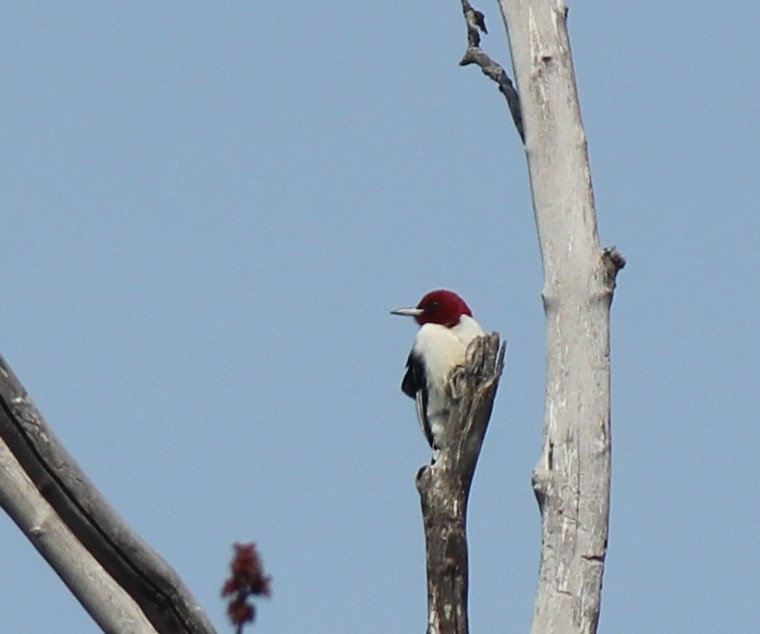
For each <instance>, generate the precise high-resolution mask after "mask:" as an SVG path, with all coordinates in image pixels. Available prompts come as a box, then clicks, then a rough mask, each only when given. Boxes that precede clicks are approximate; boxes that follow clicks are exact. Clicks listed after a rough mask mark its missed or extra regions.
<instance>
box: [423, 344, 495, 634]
mask: <svg viewBox="0 0 760 634" xmlns="http://www.w3.org/2000/svg"><path fill="white" fill-rule="evenodd" d="M504 350H505V346H501V347H499V335H498V334H496V333H492V334H491V335H489V336H486V337H479V338H478V339H475V340H474V341H473V342H471V343H470V345H469V347H468V349H467V360H466V362H465V365H463V366H461V367H459V368H456V369H455V370H454V372H452V376H451V377H450V379H449V385H448V387H449V389H450V392H451V396H452V401H453V402H454V403H455V405H454V407H452V410H451V414H450V416H449V422H448V425H447V426H446V429H445V431H444V433H443V435H442V436H441V437H440V438H438V439H437V440H438V445H439V448H438V449H437V450H435V451H434V453H433V461H432V463H431V464H430V465H429V466H425V467H422V468H421V469H420V470H419V472H418V473H417V489H418V491H419V493H420V501H421V503H422V518H423V523H424V526H425V545H426V549H425V550H426V558H427V588H428V627H427V634H467V632H468V625H467V583H468V577H467V533H466V524H467V500H468V497H469V494H470V486H471V485H472V478H473V475H474V474H475V466H476V465H477V462H478V456H479V455H480V448H481V446H482V444H483V438H484V437H485V433H486V429H487V427H488V421H489V420H490V418H491V409H492V407H493V400H494V398H495V396H496V389H497V387H498V385H499V377H500V376H501V372H502V370H503V368H504Z"/></svg>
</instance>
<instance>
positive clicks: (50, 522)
mask: <svg viewBox="0 0 760 634" xmlns="http://www.w3.org/2000/svg"><path fill="white" fill-rule="evenodd" d="M0 505H2V507H3V508H4V509H5V511H6V512H7V513H8V514H9V515H10V516H11V518H12V519H13V520H14V521H15V522H16V524H17V525H18V526H19V528H21V530H22V531H23V532H24V534H25V535H26V536H27V537H28V538H29V540H30V541H31V542H32V544H33V545H34V546H35V548H37V550H38V551H39V552H40V554H41V555H42V556H43V557H44V558H45V559H46V560H47V562H48V563H49V564H50V565H51V566H52V567H53V569H54V570H55V571H56V572H57V573H58V574H59V576H60V577H61V579H63V581H64V583H66V585H67V586H68V587H69V589H70V590H71V591H72V593H73V594H74V595H75V596H76V597H77V599H78V600H79V601H80V602H81V603H82V605H83V606H84V607H85V609H86V610H87V611H88V612H89V614H90V615H91V616H92V617H93V619H95V621H96V622H97V623H98V625H99V626H100V627H101V628H102V629H103V630H104V631H105V632H114V633H120V634H123V633H124V632H151V631H156V632H161V633H167V634H168V633H172V634H173V633H175V632H181V633H188V634H211V633H213V632H214V629H213V627H212V626H211V624H210V622H209V621H208V619H207V617H206V615H205V613H204V612H203V609H202V608H201V607H200V606H199V605H198V603H197V602H196V601H195V599H194V598H193V597H192V595H191V594H190V592H189V591H188V590H187V588H185V586H184V584H183V583H182V581H181V580H180V579H179V577H178V576H177V574H176V573H175V572H174V571H173V570H172V569H171V568H170V567H169V565H168V564H167V563H166V562H165V561H164V560H163V559H161V557H159V556H158V555H157V554H156V553H155V552H153V551H152V550H151V549H150V548H149V547H148V546H147V545H146V544H145V543H144V542H143V541H142V540H141V539H140V538H139V537H138V536H137V535H136V534H135V533H134V532H133V531H132V530H131V529H130V528H129V526H127V525H126V523H125V522H124V521H123V520H122V519H121V518H120V517H119V516H118V515H117V514H116V512H115V511H113V509H111V507H110V506H109V505H108V503H107V502H106V501H105V499H103V497H102V496H101V495H100V494H99V493H98V491H97V490H96V489H95V487H94V486H93V485H92V484H91V483H90V482H89V480H88V479H87V477H86V476H85V475H84V473H82V471H81V470H80V468H79V466H78V465H77V464H76V463H75V462H74V459H73V458H72V457H71V456H70V455H69V454H68V453H67V452H66V450H65V449H64V448H63V446H62V445H61V444H60V443H59V441H58V439H57V438H56V437H55V435H54V434H53V432H52V430H51V429H50V428H49V427H48V426H47V424H46V423H45V421H44V420H43V418H42V416H41V414H40V413H39V412H38V411H37V409H36V408H35V406H34V404H33V403H32V401H31V400H30V399H29V397H28V396H27V393H26V391H25V390H24V388H23V386H22V385H21V383H20V382H19V381H18V379H17V378H16V377H15V376H14V374H13V372H12V371H11V370H10V368H9V367H8V365H7V364H6V363H5V360H4V359H3V358H2V357H0Z"/></svg>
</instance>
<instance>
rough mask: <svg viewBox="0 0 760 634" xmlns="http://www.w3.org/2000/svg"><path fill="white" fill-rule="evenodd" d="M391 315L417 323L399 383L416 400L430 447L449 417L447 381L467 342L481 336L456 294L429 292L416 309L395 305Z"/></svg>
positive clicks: (479, 329)
mask: <svg viewBox="0 0 760 634" xmlns="http://www.w3.org/2000/svg"><path fill="white" fill-rule="evenodd" d="M391 314H393V315H409V316H410V317H414V320H415V321H416V322H417V323H418V324H419V325H420V329H419V331H417V336H416V337H415V338H414V346H412V351H411V353H410V354H409V359H408V360H407V362H406V374H405V375H404V380H403V381H402V383H401V390H402V391H403V392H404V394H406V395H408V396H411V397H412V398H413V399H415V400H416V401H417V417H418V418H419V420H420V425H422V430H423V431H424V432H425V437H426V438H427V441H428V443H430V446H431V447H432V448H433V449H437V448H438V443H437V442H436V439H437V438H438V437H439V436H440V434H441V431H442V430H443V428H444V427H445V425H446V423H447V421H448V419H449V410H450V397H449V395H448V394H447V393H446V382H447V381H448V379H449V375H450V374H451V371H452V370H453V369H454V368H455V367H456V366H458V365H461V364H462V363H464V360H465V354H466V352H467V345H468V344H469V343H470V342H471V341H472V340H473V339H475V337H479V336H481V335H484V334H485V333H484V332H483V329H482V328H481V327H480V324H479V323H478V322H477V321H475V320H474V319H473V318H472V311H471V310H470V308H469V306H467V304H466V303H465V301H464V300H463V299H462V298H461V297H459V295H457V294H456V293H453V292H452V291H446V290H437V291H430V292H429V293H428V294H427V295H425V297H423V298H422V299H421V300H420V303H419V304H417V307H416V308H398V309H396V310H392V311H391Z"/></svg>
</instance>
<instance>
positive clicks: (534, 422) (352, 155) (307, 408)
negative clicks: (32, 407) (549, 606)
mask: <svg viewBox="0 0 760 634" xmlns="http://www.w3.org/2000/svg"><path fill="white" fill-rule="evenodd" d="M476 6H477V7H478V8H480V9H481V10H483V11H484V12H485V13H486V19H487V21H488V26H489V29H490V31H491V35H489V36H487V37H486V38H485V40H484V46H485V47H486V48H487V50H488V51H489V52H490V53H491V54H492V55H493V56H494V57H496V58H498V59H499V60H501V61H502V62H504V63H505V64H508V57H507V49H506V38H505V35H504V34H503V28H502V25H501V19H500V17H499V15H498V12H497V8H496V4H495V3H490V4H476ZM759 28H760V8H759V7H758V4H757V3H755V2H749V1H746V0H739V1H737V2H732V3H725V4H721V5H716V4H715V3H708V2H704V1H702V0H696V1H692V2H683V1H681V2H664V3H663V2H654V1H652V0H644V2H640V3H636V4H635V5H632V4H631V3H629V2H622V1H620V0H613V1H612V2H603V3H602V2H595V3H592V2H588V1H578V2H573V3H571V4H570V29H571V38H572V43H573V50H574V57H575V64H576V71H577V75H578V84H579V90H580V95H581V103H582V110H583V115H584V121H585V124H586V129H587V134H588V140H589V148H590V156H591V164H592V172H593V178H594V185H595V193H596V200H597V211H598V215H599V225H600V233H601V236H602V240H603V244H604V245H612V244H614V245H616V246H617V247H618V248H619V249H620V250H621V252H622V253H623V254H624V255H626V256H627V258H628V266H627V267H626V268H625V270H624V271H623V272H622V273H621V274H620V276H619V279H618V281H619V286H618V291H617V294H616V297H615V303H614V306H613V346H612V352H613V359H612V360H613V383H614V399H613V401H614V409H613V442H614V456H613V498H612V518H611V533H610V545H609V555H608V561H607V569H606V575H605V581H604V595H603V605H602V618H601V631H602V632H607V633H615V634H628V633H632V634H636V633H642V632H647V633H648V632H658V633H659V632H663V633H683V634H695V633H705V634H708V633H714V632H732V633H743V632H757V631H760V611H758V601H759V600H760V575H758V568H759V567H760V549H759V548H758V545H757V541H758V530H759V529H758V525H760V510H758V504H757V497H758V480H760V467H758V447H759V446H760V432H758V411H760V389H758V388H759V387H760V372H759V371H758V362H757V358H758V352H759V350H760V336H759V334H758V314H759V313H760V305H759V304H760V302H759V301H758V285H759V284H758V270H759V269H760V256H759V255H758V252H759V251H758V247H757V243H758V237H760V214H759V213H758V204H757V188H758V182H760V126H759V125H758V111H760V82H759V81H758V62H757V60H758V59H759V58H760V40H759V39H758V37H757V33H758V29H759ZM0 41H2V43H3V54H2V56H0V76H1V77H2V90H0V133H1V134H2V137H1V139H0V214H1V217H2V230H1V235H2V245H3V250H2V260H3V267H2V269H3V272H2V301H1V302H0V325H1V328H0V352H1V353H2V354H3V355H4V356H5V357H6V359H7V360H8V362H9V363H10V364H11V366H12V367H13V368H14V370H15V371H16V373H17V374H18V375H19V377H20V378H21V380H22V382H23V383H24V384H25V385H26V387H27V388H28V390H29V391H30V393H31V395H32V397H33V399H34V400H35V402H36V404H37V406H38V407H39V408H40V409H41V411H42V412H43V414H44V415H45V417H46V418H47V420H48V422H49V423H50V424H51V425H52V426H53V428H54V429H55V430H56V432H57V433H58V435H59V436H60V437H61V439H62V440H63V442H64V443H65V445H66V446H67V448H68V449H69V451H70V452H71V453H73V454H74V456H76V458H77V459H78V460H79V462H80V464H81V466H82V467H83V468H84V469H85V470H86V472H87V473H88V474H89V475H90V477H91V478H92V480H93V481H94V482H95V483H96V484H97V485H98V487H99V488H100V489H101V491H102V492H103V493H104V494H105V495H106V496H107V497H108V499H109V500H110V501H111V502H112V503H113V505H114V506H115V507H116V508H117V509H118V510H119V511H120V512H121V513H122V514H123V516H124V517H125V518H126V519H127V520H128V521H129V522H130V523H131V524H132V525H133V526H134V528H135V529H136V530H137V531H138V532H139V533H140V534H141V535H142V536H143V537H144V538H145V539H146V540H147V541H148V542H149V543H150V544H151V545H152V546H153V547H154V548H155V549H157V550H158V551H159V552H160V553H161V554H162V555H164V557H166V559H167V560H168V561H169V562H170V563H171V564H172V565H173V566H174V567H175V568H176V570H177V571H178V572H179V573H180V575H181V576H182V577H183V578H184V579H185V581H186V582H187V584H188V585H189V586H190V588H191V589H192V591H193V592H194V593H195V595H196V596H197V597H198V599H199V600H200V601H201V602H202V603H203V604H204V606H205V607H206V609H207V610H208V612H209V615H210V617H211V618H212V620H213V622H214V623H215V624H216V626H217V628H218V629H219V631H220V632H225V631H231V630H230V629H229V628H228V626H227V624H226V621H225V618H224V606H223V603H222V601H221V600H220V599H219V589H220V587H221V585H222V581H223V579H224V577H225V575H226V573H227V568H226V566H227V563H228V560H229V557H230V555H231V544H232V542H234V541H249V540H255V541H256V542H257V543H258V546H259V549H260V551H261V553H262V556H263V559H264V563H265V566H266V568H267V570H268V571H269V572H270V573H271V574H272V575H273V577H274V582H273V592H274V595H273V597H272V599H271V600H269V601H266V602H264V603H262V605H261V607H260V610H259V618H258V621H257V624H256V626H255V628H254V630H253V631H256V632H261V633H262V634H266V633H269V634H296V633H299V632H315V633H317V634H323V633H324V634H356V633H357V632H361V633H363V634H387V633H389V632H394V633H395V632H398V633H406V632H422V631H424V627H425V625H424V623H425V579H424V554H423V539H422V528H421V519H420V512H419V500H418V496H417V492H416V490H415V488H414V475H415V473H416V471H417V469H418V467H419V466H420V465H422V464H423V463H424V462H425V461H426V460H427V458H428V454H427V452H426V444H425V441H424V439H423V437H422V434H421V432H420V431H419V428H418V427H417V423H416V421H415V418H414V407H413V403H412V401H411V400H409V399H408V398H406V397H405V396H404V395H403V394H401V392H400V390H399V384H400V380H401V376H402V373H403V364H404V361H405V358H406V354H407V352H408V349H409V346H410V345H411V341H412V338H413V335H414V325H413V323H412V322H411V321H409V320H404V319H402V318H400V317H392V316H390V315H389V314H388V311H389V310H390V309H392V308H396V307H398V306H406V305H412V304H414V303H416V302H417V300H418V299H419V298H420V296H421V295H422V294H423V293H424V292H425V291H427V290H430V289H431V288H436V287H449V288H452V289H455V290H457V291H458V292H460V293H461V294H462V295H463V296H464V297H465V299H466V300H467V301H468V303H469V304H470V306H471V307H472V308H473V310H474V312H475V315H476V317H478V318H479V320H480V321H481V322H482V323H483V324H484V326H485V327H486V328H487V329H489V330H490V329H494V330H498V331H500V332H501V333H502V335H503V336H505V337H506V338H508V340H509V348H508V353H507V365H506V370H505V374H504V378H503V380H502V384H501V389H500V392H499V395H498V399H497V402H496V407H495V410H494V415H493V419H492V422H491V427H490V429H489V433H488V437H487V438H486V444H485V447H484V450H483V453H482V456H481V461H480V464H479V467H478V471H477V474H476V478H475V482H474V487H473V493H472V498H471V508H470V519H469V534H470V547H471V601H470V606H471V624H472V631H473V632H484V633H487V632H508V633H512V632H515V633H520V632H525V631H527V629H528V626H529V623H530V619H531V613H532V606H533V595H534V590H535V583H536V576H537V567H538V557H539V547H540V543H539V542H540V534H539V517H538V511H537V507H536V504H535V501H534V499H533V496H532V492H531V488H530V476H531V470H532V468H533V464H534V463H535V461H536V459H537V458H538V456H539V452H540V443H541V426H542V410H543V381H544V378H543V362H544V343H543V329H544V326H543V312H542V307H541V300H540V291H541V285H542V280H541V265H540V260H539V254H538V249H537V241H536V236H535V227H534V222H533V216H532V209H531V202H530V192H529V188H528V179H527V176H526V166H525V158H524V153H523V151H522V148H521V146H520V144H519V141H518V138H517V135H516V133H515V131H514V129H513V127H512V124H511V122H510V121H509V119H508V116H507V112H506V107H505V104H504V102H503V100H502V98H501V95H500V94H499V93H498V91H497V89H496V87H495V85H493V84H491V83H489V81H488V80H486V79H485V78H484V77H482V76H481V75H480V73H479V72H478V71H477V70H476V69H475V68H474V67H471V68H465V69H462V68H459V67H458V66H457V62H458V60H459V58H460V56H461V54H462V53H463V51H464V45H465V37H464V26H463V23H462V18H461V13H460V8H459V4H458V3H457V2H456V1H455V0H452V1H451V2H449V3H431V2H404V3H401V2H397V1H395V0H391V1H389V2H370V3H366V2H347V1H337V2H329V3H319V2H304V1H302V0H295V1H294V2H288V3H281V2H261V1H259V2H241V1H235V2H214V3H201V2H194V1H189V0H183V1H182V2H176V1H167V2H160V3H156V2H140V1H135V2H129V3H103V2H94V1H91V2H66V3H63V2H18V1H7V2H3V3H2V5H0ZM0 539H1V542H0V543H2V547H0V555H1V556H2V562H3V565H2V572H0V618H1V621H2V625H0V630H2V632H14V633H15V632H24V633H31V634H34V633H37V632H40V633H42V632H54V631H55V632H81V633H88V632H96V631H97V628H96V627H95V626H94V625H93V624H92V622H91V621H90V619H89V617H88V616H87V615H86V614H85V612H84V611H83V610H82V609H81V608H80V607H79V605H78V604H77V603H76V601H75V600H74V599H73V598H72V597H71V596H70V595H69V594H68V591H67V590H66V589H65V587H64V586H63V584H62V583H61V582H60V581H59V580H58V578H57V577H56V576H55V574H54V573H53V572H52V571H51V570H50V569H49V568H48V567H47V565H46V564H45V563H44V562H43V561H42V559H41V558H40V557H39V556H38V555H37V553H36V551H34V549H33V548H32V547H31V545H30V544H29V543H28V542H27V541H26V540H25V538H24V537H22V536H21V534H20V533H19V531H18V530H17V529H16V527H15V526H14V525H13V524H12V523H11V521H10V520H8V519H7V518H0Z"/></svg>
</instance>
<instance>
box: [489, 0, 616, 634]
mask: <svg viewBox="0 0 760 634" xmlns="http://www.w3.org/2000/svg"><path fill="white" fill-rule="evenodd" d="M500 7H501V11H502V15H503V17H504V21H505V24H506V26H507V31H508V33H509V42H510V48H511V52H512V61H513V65H514V72H515V80H516V84H517V90H518V93H519V95H520V103H521V108H522V122H523V126H524V131H525V151H526V154H527V158H528V168H529V172H530V180H531V188H532V191H533V207H534V212H535V218H536V225H537V228H538V235H539V242H540V247H541V257H542V261H543V267H544V289H543V300H544V308H545V312H546V324H547V329H546V357H547V381H546V404H545V422H544V444H543V451H542V455H541V458H540V459H539V461H538V464H537V465H536V468H535V471H534V474H533V486H534V490H535V493H536V497H537V499H538V503H539V507H540V510H541V517H542V537H543V540H542V542H543V543H542V550H541V567H540V572H539V584H538V591H537V596H536V603H535V610H534V617H533V626H532V631H533V632H534V633H535V634H539V633H540V634H550V633H552V632H557V633H565V632H567V633H571V632H595V631H596V627H597V622H598V619H599V609H600V603H601V587H602V573H603V571H604V560H605V555H606V552H607V531H608V520H609V486H610V452H611V443H610V364H609V352H610V351H609V313H610V304H611V301H612V295H613V289H614V286H615V277H616V275H617V272H618V271H619V270H620V269H621V268H622V267H623V265H624V260H623V258H622V257H621V256H620V255H619V254H618V253H617V252H616V251H615V250H614V249H607V250H602V249H601V248H600V246H599V239H598V235H597V226H596V214H595V209H594V199H593V192H592V188H591V176H590V170H589V164H588V155H587V147H586V137H585V133H584V131H583V124H582V121H581V115H580V108H579V105H578V96H577V93H576V86H575V76H574V73H573V64H572V56H571V52H570V42H569V39H568V34H567V23H566V19H567V7H566V6H565V4H564V2H563V1H562V0H500Z"/></svg>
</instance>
